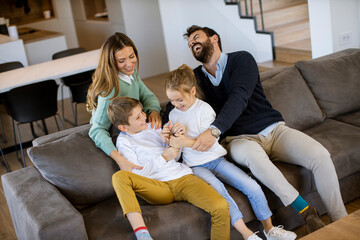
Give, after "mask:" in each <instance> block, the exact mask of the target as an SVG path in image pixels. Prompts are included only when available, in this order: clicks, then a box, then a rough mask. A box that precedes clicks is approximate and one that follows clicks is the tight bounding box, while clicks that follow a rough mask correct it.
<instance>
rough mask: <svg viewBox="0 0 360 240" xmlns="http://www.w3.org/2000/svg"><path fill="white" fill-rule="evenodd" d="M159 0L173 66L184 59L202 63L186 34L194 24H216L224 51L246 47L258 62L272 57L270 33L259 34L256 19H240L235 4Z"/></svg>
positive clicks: (218, 0)
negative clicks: (255, 25) (195, 54)
mask: <svg viewBox="0 0 360 240" xmlns="http://www.w3.org/2000/svg"><path fill="white" fill-rule="evenodd" d="M158 1H159V6H160V14H161V19H162V28H163V31H164V39H165V46H166V53H167V58H168V62H169V68H170V70H173V69H175V68H177V67H178V66H180V65H181V64H183V63H186V64H188V65H189V66H190V67H195V66H197V65H199V63H198V62H197V61H196V60H195V59H194V58H193V56H192V55H191V53H190V50H189V49H188V47H187V42H186V40H184V38H183V34H184V33H185V31H186V28H187V27H189V26H191V25H193V24H196V25H199V26H208V27H210V28H213V29H214V30H215V31H216V32H217V33H218V34H219V35H220V37H221V41H222V46H223V51H224V52H232V51H239V50H246V51H248V52H250V53H251V54H253V55H254V57H255V59H256V61H257V62H264V61H269V60H272V47H271V44H272V43H271V37H270V35H268V34H256V33H255V28H254V22H253V20H249V19H240V16H239V11H238V7H237V6H236V5H225V3H224V1H223V0H196V1H193V0H181V1H180V0H158Z"/></svg>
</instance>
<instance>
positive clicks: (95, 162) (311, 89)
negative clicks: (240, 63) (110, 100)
mask: <svg viewBox="0 0 360 240" xmlns="http://www.w3.org/2000/svg"><path fill="white" fill-rule="evenodd" d="M261 80H262V82H263V87H264V91H265V94H266V96H267V98H268V99H269V101H270V102H271V104H272V105H273V107H274V108H276V109H278V110H279V111H280V112H281V113H282V114H283V116H284V118H285V120H286V123H287V124H288V125H289V126H291V127H294V128H296V129H299V130H301V131H303V132H305V133H306V134H308V135H310V136H312V137H313V138H315V139H316V140H317V141H319V142H320V143H322V144H323V145H324V146H325V147H326V148H327V149H328V150H329V152H330V153H331V156H332V159H333V162H334V165H335V168H336V171H337V174H338V178H339V181H340V187H341V192H342V196H343V200H344V201H345V203H347V202H349V201H351V200H353V199H356V198H358V197H359V196H360V184H359V183H360V50H359V49H348V50H344V51H341V52H338V53H335V54H331V55H329V56H326V57H322V58H319V59H314V60H310V61H300V62H297V63H296V64H295V66H291V67H286V68H282V69H277V70H272V71H267V72H263V73H262V74H261ZM89 127H90V125H84V126H80V127H77V128H72V129H68V130H65V131H61V132H57V133H54V134H50V135H47V136H44V137H40V138H38V139H36V140H34V142H33V145H34V146H33V147H32V148H29V149H28V154H29V156H30V158H31V160H32V161H33V163H34V167H33V166H31V167H26V168H23V169H20V170H17V171H14V172H11V173H8V174H5V175H3V176H2V183H3V187H4V192H5V196H6V199H7V203H8V206H9V209H10V213H11V216H12V220H13V223H14V227H15V231H16V234H17V236H18V238H19V239H135V238H134V234H133V231H132V229H131V227H130V224H129V223H128V221H127V220H126V219H125V218H124V216H123V214H122V210H121V207H120V205H119V203H118V201H117V198H116V196H115V193H114V190H113V188H112V186H111V176H112V174H113V173H114V172H116V171H117V170H118V167H117V166H116V164H115V163H114V161H112V160H111V159H110V158H109V157H108V156H106V155H105V154H104V153H103V152H102V151H101V150H99V149H97V148H96V147H95V146H94V144H93V142H92V140H91V139H90V138H89V137H88V130H89ZM276 165H277V166H278V168H279V169H280V170H281V171H282V172H283V173H284V175H285V177H286V178H287V179H288V180H289V182H290V183H291V184H293V185H294V186H295V188H296V189H298V190H299V192H300V193H301V195H302V196H304V198H305V199H306V200H307V201H309V202H310V203H311V204H312V205H313V206H315V207H316V208H317V209H318V211H319V212H320V213H321V214H323V213H325V209H324V206H323V204H322V202H321V199H320V197H319V195H318V193H317V191H316V188H315V185H314V180H313V177H312V174H311V172H309V171H308V170H306V169H304V168H302V167H299V166H295V165H290V164H284V163H276ZM228 189H229V192H230V194H231V195H232V196H233V197H234V199H235V201H236V202H237V203H238V205H239V207H240V209H241V210H242V212H243V214H244V216H245V217H244V220H245V222H247V223H248V225H249V226H250V227H252V228H255V229H258V227H259V224H258V222H257V221H256V220H255V216H254V214H253V212H252V210H251V208H250V204H249V201H248V200H247V199H246V197H245V196H244V195H243V194H242V193H239V192H238V191H235V190H234V189H233V188H231V187H228ZM263 189H264V191H265V194H266V196H267V199H268V202H269V205H270V208H271V209H272V211H273V213H274V215H273V221H274V223H275V224H283V225H285V227H286V228H288V229H292V228H294V227H296V226H299V225H301V224H302V220H301V219H300V217H299V216H298V215H297V214H296V213H295V211H294V210H293V209H292V208H291V207H286V208H285V207H284V206H282V204H281V202H280V200H279V199H278V198H277V197H276V196H275V195H274V194H273V193H272V192H271V191H269V190H268V189H266V187H263ZM139 201H140V202H141V205H142V210H143V216H144V219H145V222H146V224H147V227H148V228H149V230H150V232H151V234H152V236H153V238H154V239H157V240H160V239H173V240H174V239H197V240H201V239H208V238H209V233H210V216H209V214H207V213H205V212H204V211H202V210H200V209H198V208H196V207H194V206H192V205H190V204H188V203H186V202H177V203H173V204H169V205H157V206H151V205H148V204H147V203H146V202H144V201H142V200H141V199H139ZM231 235H232V239H241V237H240V236H239V234H238V233H237V232H236V231H235V230H234V229H232V232H231Z"/></svg>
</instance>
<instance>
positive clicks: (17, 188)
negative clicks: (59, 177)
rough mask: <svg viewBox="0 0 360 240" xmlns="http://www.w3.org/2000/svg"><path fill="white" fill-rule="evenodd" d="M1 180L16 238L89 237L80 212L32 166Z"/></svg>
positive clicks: (3, 176)
mask: <svg viewBox="0 0 360 240" xmlns="http://www.w3.org/2000/svg"><path fill="white" fill-rule="evenodd" d="M1 180H2V184H3V188H4V193H5V197H6V200H7V204H8V206H9V210H10V214H11V217H12V220H13V223H14V227H15V232H16V235H17V237H18V239H88V238H87V234H86V229H85V224H84V220H83V218H82V215H81V214H80V213H79V212H78V211H77V210H76V209H75V208H74V207H73V206H72V205H71V203H70V202H69V201H68V200H67V199H66V198H65V197H64V196H63V195H62V194H61V193H60V192H59V191H58V190H57V188H56V187H55V186H53V185H52V184H50V183H49V182H48V181H46V180H45V179H44V178H43V177H42V176H41V174H40V173H39V172H38V171H37V169H36V168H35V167H33V166H30V167H26V168H23V169H19V170H16V171H14V172H10V173H7V174H4V175H2V176H1Z"/></svg>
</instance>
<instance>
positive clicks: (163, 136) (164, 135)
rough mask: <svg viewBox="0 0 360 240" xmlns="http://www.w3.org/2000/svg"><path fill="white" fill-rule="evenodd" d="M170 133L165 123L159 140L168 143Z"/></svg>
mask: <svg viewBox="0 0 360 240" xmlns="http://www.w3.org/2000/svg"><path fill="white" fill-rule="evenodd" d="M170 134H171V131H170V128H169V126H168V125H165V126H164V127H163V129H162V130H161V133H160V138H161V141H163V142H164V143H165V144H169V140H170Z"/></svg>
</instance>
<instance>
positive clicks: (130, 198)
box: [112, 171, 230, 240]
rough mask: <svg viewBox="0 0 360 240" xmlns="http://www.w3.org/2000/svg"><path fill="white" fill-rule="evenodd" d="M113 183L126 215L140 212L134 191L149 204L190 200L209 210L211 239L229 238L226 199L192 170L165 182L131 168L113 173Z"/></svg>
mask: <svg viewBox="0 0 360 240" xmlns="http://www.w3.org/2000/svg"><path fill="white" fill-rule="evenodd" d="M112 184H113V187H114V189H115V192H116V195H117V197H118V199H119V201H120V204H121V207H122V209H123V212H124V215H126V214H127V213H130V212H140V213H141V209H140V206H139V203H138V201H137V199H136V195H135V194H137V195H138V196H139V197H141V198H143V199H144V200H145V201H147V202H148V203H150V204H169V203H172V202H174V201H187V202H189V203H191V204H193V205H195V206H197V207H199V208H201V209H203V210H205V211H206V212H208V213H210V215H211V239H212V240H216V239H218V240H226V239H230V216H229V206H228V203H227V201H226V200H225V199H224V198H222V197H221V196H220V195H219V194H218V193H217V192H216V191H215V190H214V189H213V188H212V187H211V186H210V185H208V184H207V183H205V182H204V181H202V180H201V179H200V178H198V177H196V176H194V175H192V174H189V175H186V176H183V177H181V178H179V179H175V180H171V181H167V182H162V181H158V180H154V179H150V178H147V177H143V176H140V175H137V174H134V173H131V172H128V171H118V172H116V173H115V174H114V175H113V176H112ZM194 238H196V236H194Z"/></svg>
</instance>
